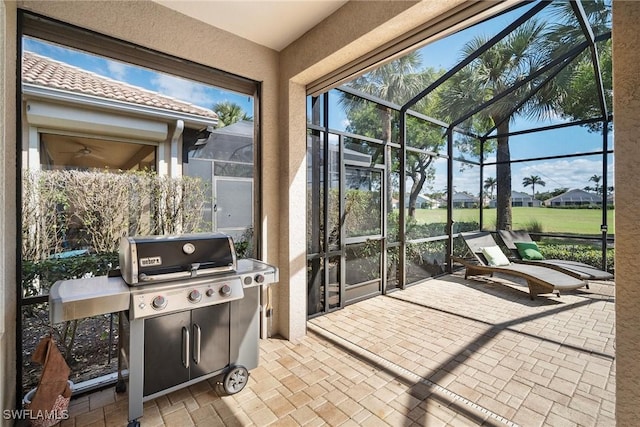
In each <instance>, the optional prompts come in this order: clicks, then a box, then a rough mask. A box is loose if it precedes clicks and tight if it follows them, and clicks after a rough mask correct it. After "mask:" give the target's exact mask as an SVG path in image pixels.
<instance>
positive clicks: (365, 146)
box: [344, 138, 384, 167]
mask: <svg viewBox="0 0 640 427" xmlns="http://www.w3.org/2000/svg"><path fill="white" fill-rule="evenodd" d="M344 162H345V164H347V165H354V166H363V167H367V166H373V165H384V146H383V145H381V144H377V143H375V142H368V141H363V140H360V139H355V138H344Z"/></svg>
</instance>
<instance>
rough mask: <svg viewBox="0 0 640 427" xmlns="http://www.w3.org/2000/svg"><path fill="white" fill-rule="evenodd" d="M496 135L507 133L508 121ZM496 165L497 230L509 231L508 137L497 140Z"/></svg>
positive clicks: (510, 221) (509, 156)
mask: <svg viewBox="0 0 640 427" xmlns="http://www.w3.org/2000/svg"><path fill="white" fill-rule="evenodd" d="M494 120H495V121H496V122H500V121H501V120H502V118H495V119H494ZM497 131H498V135H506V134H508V133H509V121H508V120H505V121H503V122H502V124H500V125H499V126H498V129H497ZM496 160H497V163H498V164H497V165H496V180H497V181H498V185H497V187H496V211H497V224H496V227H497V229H498V230H511V227H512V225H513V224H512V216H511V163H509V161H510V160H511V153H510V152H509V137H508V136H502V137H499V138H498V151H497V157H496Z"/></svg>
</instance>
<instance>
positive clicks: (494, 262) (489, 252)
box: [453, 232, 587, 300]
mask: <svg viewBox="0 0 640 427" xmlns="http://www.w3.org/2000/svg"><path fill="white" fill-rule="evenodd" d="M460 237H461V238H462V239H463V240H464V242H465V243H466V244H467V247H468V248H469V251H470V252H471V254H473V259H471V260H468V259H466V258H460V257H453V260H454V261H455V262H458V263H460V264H462V265H464V267H465V275H464V277H465V279H466V278H468V277H469V276H478V275H486V274H488V275H491V276H493V273H502V274H505V275H509V276H514V277H520V278H523V279H525V280H526V281H527V285H528V286H529V297H530V298H531V299H532V300H533V299H534V298H535V297H536V296H537V295H538V294H550V293H556V294H557V295H558V296H560V291H571V290H574V289H578V288H582V287H584V286H586V285H587V283H586V282H584V281H583V280H581V279H578V278H575V277H573V276H570V275H568V274H565V273H562V272H560V271H558V270H554V269H552V268H548V267H544V266H542V265H531V264H516V263H512V262H510V261H509V260H508V258H507V257H506V255H505V254H504V252H502V249H500V247H499V246H498V244H497V243H496V241H495V240H494V238H493V236H492V235H491V233H489V232H473V233H460ZM500 255H501V256H500Z"/></svg>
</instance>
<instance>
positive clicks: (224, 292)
mask: <svg viewBox="0 0 640 427" xmlns="http://www.w3.org/2000/svg"><path fill="white" fill-rule="evenodd" d="M220 295H222V296H224V297H228V296H229V295H231V286H229V285H222V287H221V288H220Z"/></svg>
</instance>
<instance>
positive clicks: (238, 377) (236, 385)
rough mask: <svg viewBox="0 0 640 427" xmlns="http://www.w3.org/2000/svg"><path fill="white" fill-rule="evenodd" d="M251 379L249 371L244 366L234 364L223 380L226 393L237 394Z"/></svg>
mask: <svg viewBox="0 0 640 427" xmlns="http://www.w3.org/2000/svg"><path fill="white" fill-rule="evenodd" d="M248 381H249V371H247V369H246V368H245V367H244V366H234V367H232V368H231V369H229V370H228V371H227V373H226V374H225V375H224V379H223V380H222V387H223V388H224V391H225V393H227V394H235V393H238V392H239V391H241V390H242V389H243V388H244V386H246V385H247V382H248Z"/></svg>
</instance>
